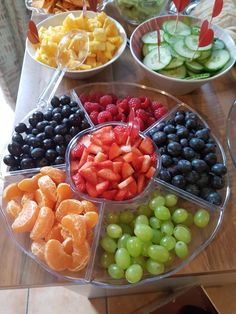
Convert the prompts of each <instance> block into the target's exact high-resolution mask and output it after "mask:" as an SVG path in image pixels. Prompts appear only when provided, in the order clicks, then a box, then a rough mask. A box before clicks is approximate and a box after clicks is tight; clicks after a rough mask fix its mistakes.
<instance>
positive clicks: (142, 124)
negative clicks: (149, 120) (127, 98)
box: [136, 117, 145, 131]
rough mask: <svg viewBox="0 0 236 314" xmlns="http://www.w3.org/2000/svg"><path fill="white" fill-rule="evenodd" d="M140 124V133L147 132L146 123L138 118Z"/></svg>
mask: <svg viewBox="0 0 236 314" xmlns="http://www.w3.org/2000/svg"><path fill="white" fill-rule="evenodd" d="M136 119H137V120H138V122H139V127H140V131H144V130H145V125H144V122H143V120H141V119H140V118H138V117H137V118H136Z"/></svg>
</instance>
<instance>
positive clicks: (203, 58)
mask: <svg viewBox="0 0 236 314" xmlns="http://www.w3.org/2000/svg"><path fill="white" fill-rule="evenodd" d="M210 56H211V50H206V51H201V54H200V57H199V58H197V61H199V62H205V61H206V60H207V59H208V58H209V57H210Z"/></svg>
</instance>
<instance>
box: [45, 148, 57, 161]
mask: <svg viewBox="0 0 236 314" xmlns="http://www.w3.org/2000/svg"><path fill="white" fill-rule="evenodd" d="M45 157H46V159H47V160H48V161H50V162H54V160H55V159H56V157H57V152H56V151H55V150H54V149H48V150H47V151H46V153H45Z"/></svg>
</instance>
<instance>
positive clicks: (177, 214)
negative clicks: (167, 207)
mask: <svg viewBox="0 0 236 314" xmlns="http://www.w3.org/2000/svg"><path fill="white" fill-rule="evenodd" d="M187 218H188V212H187V210H186V209H184V208H177V209H176V210H175V211H174V212H173V214H172V220H173V221H174V222H175V223H176V224H180V223H182V222H184V221H185V220H186V219H187Z"/></svg>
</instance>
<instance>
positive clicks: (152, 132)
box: [148, 128, 156, 138]
mask: <svg viewBox="0 0 236 314" xmlns="http://www.w3.org/2000/svg"><path fill="white" fill-rule="evenodd" d="M155 132H156V129H155V128H153V129H151V130H150V131H149V132H148V135H149V136H150V137H151V138H152V136H153V134H154V133H155Z"/></svg>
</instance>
